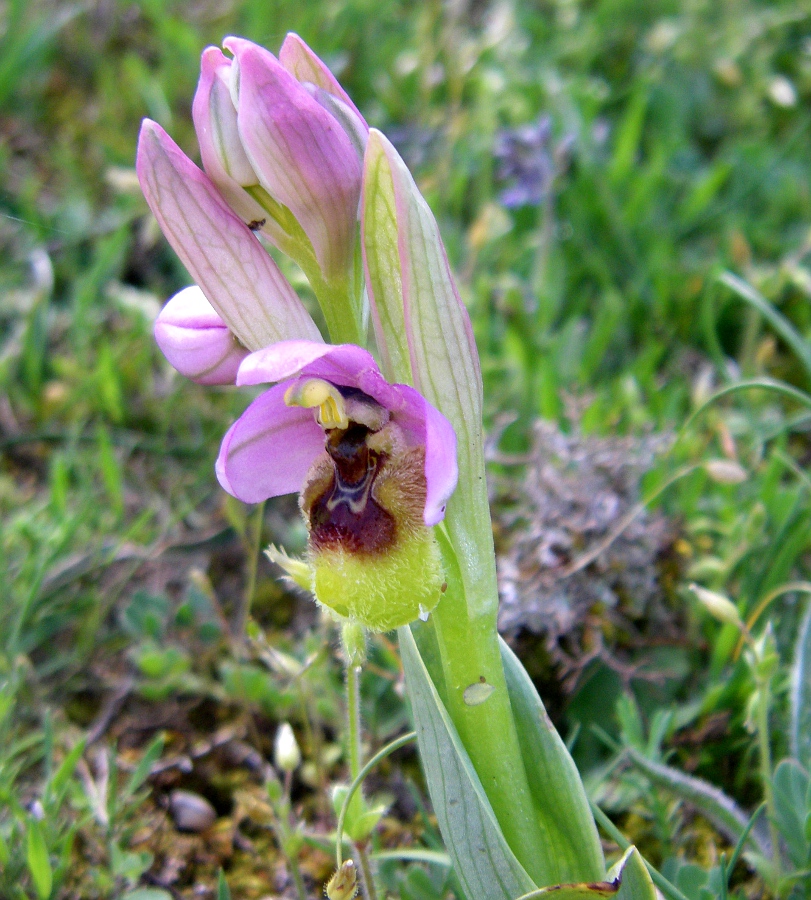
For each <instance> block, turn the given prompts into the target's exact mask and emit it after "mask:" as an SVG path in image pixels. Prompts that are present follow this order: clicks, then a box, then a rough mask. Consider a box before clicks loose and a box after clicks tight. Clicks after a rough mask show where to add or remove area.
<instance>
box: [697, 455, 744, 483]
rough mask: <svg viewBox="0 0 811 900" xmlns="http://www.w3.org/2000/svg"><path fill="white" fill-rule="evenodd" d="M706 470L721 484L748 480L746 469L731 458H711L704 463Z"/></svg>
mask: <svg viewBox="0 0 811 900" xmlns="http://www.w3.org/2000/svg"><path fill="white" fill-rule="evenodd" d="M704 471H705V472H706V473H707V474H708V475H709V476H710V478H712V480H713V481H717V482H718V483H719V484H740V483H741V482H742V481H746V479H747V474H746V469H744V467H743V466H742V465H741V464H740V463H736V462H735V461H734V460H731V459H711V460H709V461H708V462H705V463H704Z"/></svg>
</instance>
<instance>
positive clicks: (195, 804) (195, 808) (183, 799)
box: [169, 790, 217, 833]
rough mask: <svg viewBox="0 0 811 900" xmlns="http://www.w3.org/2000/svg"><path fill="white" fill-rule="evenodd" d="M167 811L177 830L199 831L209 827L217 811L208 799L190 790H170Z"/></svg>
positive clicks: (215, 817)
mask: <svg viewBox="0 0 811 900" xmlns="http://www.w3.org/2000/svg"><path fill="white" fill-rule="evenodd" d="M169 812H170V813H171V814H172V818H173V819H174V822H175V828H177V830H178V831H191V832H194V833H199V832H201V831H205V830H206V829H207V828H211V826H212V825H213V824H214V822H215V821H216V819H217V813H216V812H215V811H214V807H213V806H212V805H211V804H210V803H209V802H208V800H206V798H205V797H201V796H200V795H199V794H194V793H192V792H191V791H181V790H175V791H172V793H171V794H170V795H169Z"/></svg>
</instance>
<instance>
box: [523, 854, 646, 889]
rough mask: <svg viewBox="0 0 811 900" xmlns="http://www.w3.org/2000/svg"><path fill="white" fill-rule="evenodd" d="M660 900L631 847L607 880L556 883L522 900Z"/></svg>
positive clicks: (644, 868)
mask: <svg viewBox="0 0 811 900" xmlns="http://www.w3.org/2000/svg"><path fill="white" fill-rule="evenodd" d="M600 897H613V898H615V900H656V889H655V888H654V886H653V881H652V879H651V877H650V873H649V872H648V869H647V866H646V865H645V863H644V861H643V859H642V857H641V856H640V855H639V851H638V850H637V849H636V847H629V848H628V849H627V850H626V851H625V853H623V855H622V858H621V859H620V860H619V861H618V862H617V863H615V864H614V865H613V866H612V867H611V869H610V870H609V872H608V875H607V876H606V880H605V881H598V882H592V883H590V884H556V885H553V886H552V887H547V888H541V889H540V890H537V891H531V892H530V893H529V894H524V895H523V896H522V897H519V898H518V900H545V898H549V900H599V898H600Z"/></svg>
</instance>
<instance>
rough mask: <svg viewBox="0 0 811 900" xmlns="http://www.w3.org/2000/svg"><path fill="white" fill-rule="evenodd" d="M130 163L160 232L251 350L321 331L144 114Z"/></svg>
mask: <svg viewBox="0 0 811 900" xmlns="http://www.w3.org/2000/svg"><path fill="white" fill-rule="evenodd" d="M136 168H137V171H138V178H139V180H140V182H141V189H142V190H143V192H144V196H145V197H146V200H147V203H148V204H149V206H150V208H151V210H152V212H153V213H154V214H155V218H157V220H158V222H159V223H160V226H161V228H162V230H163V233H164V234H165V235H166V238H167V240H168V241H169V243H170V244H171V245H172V247H173V249H174V251H175V252H176V253H177V255H178V256H179V257H180V259H181V261H182V262H183V264H184V265H185V266H186V268H187V269H188V270H189V273H190V274H191V276H192V278H193V279H194V280H195V281H196V282H197V283H198V284H199V285H200V287H201V288H202V289H203V293H204V294H205V295H206V297H207V298H208V300H209V302H210V303H211V305H212V306H213V307H214V308H215V309H216V310H217V312H218V313H219V314H220V316H222V318H223V319H224V320H225V322H226V323H227V324H228V327H229V328H230V329H231V330H232V331H233V332H234V333H235V334H236V335H237V337H238V338H239V339H240V341H242V343H243V344H244V345H245V346H246V347H248V348H249V349H252V350H258V349H259V348H260V347H264V346H267V345H268V344H271V343H273V342H275V341H280V340H286V339H288V338H301V337H304V338H307V339H309V340H313V341H317V340H319V338H320V334H319V333H318V329H317V328H316V326H315V323H314V322H313V320H312V318H311V317H310V315H309V313H308V312H307V311H306V310H305V308H304V306H303V305H302V303H301V301H300V300H299V298H298V297H297V296H296V293H295V292H294V291H293V288H292V287H291V286H290V285H289V284H288V282H287V280H286V279H285V278H284V276H283V275H282V273H281V271H280V270H279V267H278V266H277V265H276V263H275V262H274V261H273V260H272V259H271V257H270V255H269V254H268V252H267V251H266V250H265V249H264V247H263V246H262V245H261V244H260V243H259V240H258V239H257V238H256V236H255V235H254V234H253V233H252V232H251V230H250V229H249V228H248V227H247V225H245V223H244V222H242V221H241V220H240V219H239V218H237V216H236V215H235V214H234V213H233V212H232V211H231V209H230V208H229V207H228V206H227V204H226V203H225V201H224V200H223V199H222V197H221V196H220V195H219V193H218V192H217V189H216V188H215V187H214V185H213V184H212V183H211V181H210V180H209V178H208V177H207V176H206V175H205V174H204V173H203V172H202V171H201V170H200V169H198V168H197V166H196V165H195V164H194V163H193V162H192V161H191V160H190V159H189V158H188V157H187V156H186V155H185V154H184V153H183V152H182V151H181V150H180V148H179V147H178V146H177V144H175V142H174V141H173V140H172V139H171V138H170V137H169V136H168V135H167V134H166V132H165V131H164V130H163V129H162V128H161V127H160V125H158V124H157V123H156V122H152V121H150V120H149V119H145V120H144V123H143V125H142V126H141V134H140V137H139V140H138V156H137V163H136Z"/></svg>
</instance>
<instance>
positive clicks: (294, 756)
mask: <svg viewBox="0 0 811 900" xmlns="http://www.w3.org/2000/svg"><path fill="white" fill-rule="evenodd" d="M273 759H274V761H275V763H276V768H277V769H281V770H282V772H295V771H296V769H297V768H298V767H299V766H300V765H301V750H299V746H298V744H297V743H296V736H295V734H293V729H292V728H291V727H290V723H289V722H282V724H281V725H280V726H279V728H278V730H277V731H276V741H275V743H274V746H273Z"/></svg>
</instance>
